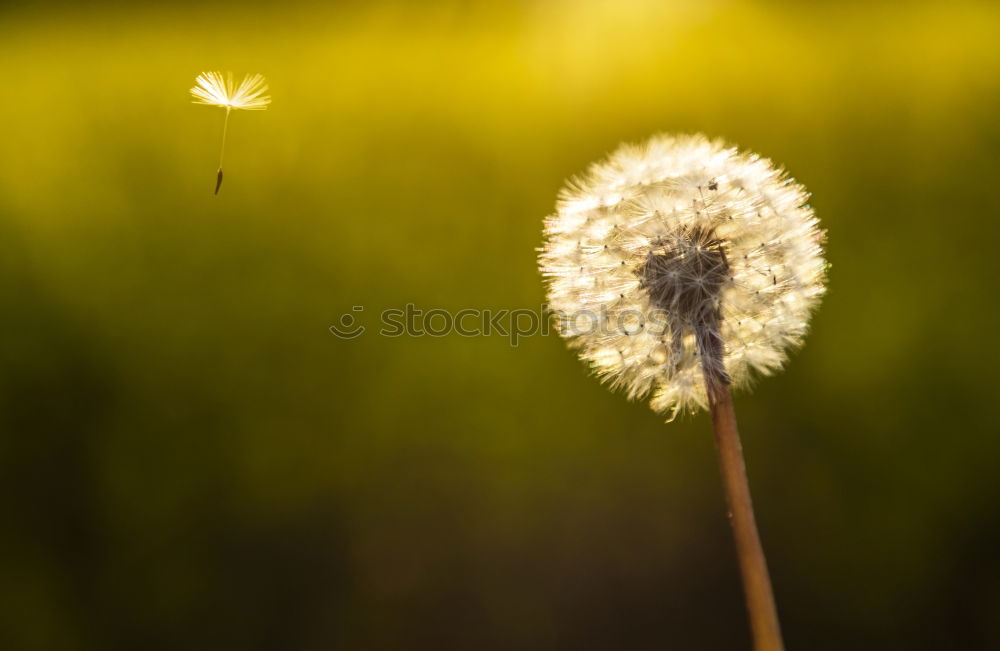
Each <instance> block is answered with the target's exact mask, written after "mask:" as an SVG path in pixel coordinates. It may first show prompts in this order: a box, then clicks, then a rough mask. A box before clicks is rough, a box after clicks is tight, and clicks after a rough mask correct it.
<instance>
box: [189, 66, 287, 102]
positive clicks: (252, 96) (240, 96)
mask: <svg viewBox="0 0 1000 651" xmlns="http://www.w3.org/2000/svg"><path fill="white" fill-rule="evenodd" d="M195 84H196V85H195V86H194V88H192V89H191V95H192V96H193V97H194V103H195V104H208V105H210V106H221V107H222V108H225V109H241V110H245V111H263V110H265V109H266V108H267V105H268V104H270V103H271V96H270V95H266V94H265V93H267V81H266V80H265V79H264V76H263V75H259V74H253V75H246V76H244V77H243V81H241V82H240V83H239V85H237V84H236V83H235V82H234V81H233V73H231V72H227V73H225V74H223V73H221V72H203V73H201V74H200V75H198V77H197V78H196V79H195Z"/></svg>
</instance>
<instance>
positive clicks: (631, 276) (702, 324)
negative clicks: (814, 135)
mask: <svg viewBox="0 0 1000 651" xmlns="http://www.w3.org/2000/svg"><path fill="white" fill-rule="evenodd" d="M807 200H808V194H807V193H806V191H805V189H804V188H803V187H802V186H801V185H798V184H797V183H795V182H794V181H793V180H792V179H790V178H789V177H788V176H787V175H786V174H785V173H784V172H783V171H782V170H781V169H779V168H776V167H775V166H774V165H773V164H772V163H771V162H770V161H768V160H767V159H763V158H760V157H758V156H756V155H754V154H747V153H741V152H739V151H738V150H737V149H735V148H733V147H729V146H727V145H725V144H724V143H722V142H720V141H717V140H709V139H707V138H705V137H704V136H700V135H694V136H667V135H661V136H656V137H653V138H652V139H650V140H648V141H647V142H645V143H643V144H641V145H625V146H622V147H621V148H619V149H618V150H617V151H616V152H615V153H613V154H611V156H609V157H608V158H607V159H606V160H604V161H602V162H599V163H597V164H595V165H593V166H592V167H591V168H590V170H589V171H588V172H587V174H586V175H584V176H582V177H580V178H576V179H574V180H572V181H570V182H569V183H567V185H566V187H565V188H564V189H563V191H562V193H561V194H560V197H559V201H558V204H557V211H556V213H555V214H554V215H552V216H551V217H549V218H548V219H547V220H546V222H545V235H546V241H545V246H544V249H542V252H541V255H540V259H539V264H540V267H541V270H542V273H543V275H544V276H545V277H546V279H547V284H548V302H549V307H550V309H551V310H552V312H553V313H554V314H555V315H556V316H557V321H558V327H559V331H560V333H561V334H562V335H563V336H564V337H566V338H567V339H568V341H569V344H570V345H571V346H572V347H574V348H576V349H578V350H579V354H580V357H581V358H582V359H583V360H584V361H586V362H587V363H588V364H589V365H590V366H591V368H592V369H593V370H594V372H595V373H596V375H597V376H598V377H599V378H600V379H601V380H602V381H605V382H607V383H609V384H610V385H611V386H612V387H613V388H616V389H622V390H624V391H625V393H626V394H627V395H628V396H629V397H630V398H634V399H638V398H643V399H646V398H649V400H650V405H651V406H652V407H653V409H655V410H657V411H660V412H666V413H669V414H670V416H671V418H673V416H675V415H676V414H677V413H678V412H682V411H686V412H694V411H697V410H698V409H700V408H708V409H709V410H710V412H711V415H712V420H713V426H714V429H715V437H716V443H717V448H718V452H719V459H720V464H721V467H722V474H723V480H724V484H725V486H726V493H727V499H728V501H729V505H730V510H731V512H732V523H733V529H734V534H735V538H736V542H737V551H738V554H739V556H740V563H741V569H742V572H743V579H744V587H745V590H746V594H747V605H748V610H749V611H750V616H751V624H752V629H753V633H754V640H755V647H756V648H757V649H769V650H770V649H781V648H782V644H781V634H780V629H779V627H778V620H777V613H776V609H775V607H774V599H773V596H772V593H771V585H770V579H769V577H768V574H767V566H766V563H765V561H764V555H763V551H762V548H761V545H760V540H759V536H758V534H757V528H756V524H755V522H754V516H753V510H752V506H751V503H750V493H749V487H748V485H747V481H746V470H745V467H744V462H743V455H742V450H741V446H740V442H739V434H738V433H737V429H736V419H735V414H734V412H733V407H732V400H731V396H730V390H729V387H730V386H731V385H732V386H735V387H736V388H744V387H747V386H748V385H749V384H750V383H751V382H752V380H753V379H754V377H755V376H760V375H768V374H771V373H773V372H775V371H777V370H779V369H780V368H781V366H782V365H783V364H784V362H785V360H786V358H787V354H788V352H789V351H790V350H792V349H794V348H796V347H797V346H799V345H800V344H801V343H802V338H803V336H804V334H805V331H806V328H807V325H808V322H809V317H810V315H811V313H812V311H813V309H814V308H815V307H816V306H817V304H818V302H819V300H820V298H821V297H822V295H823V292H824V282H825V273H826V262H825V261H824V259H823V250H822V244H823V233H822V231H820V230H819V228H818V225H817V220H816V218H815V216H814V214H813V211H812V209H811V208H810V207H809V206H808V204H807Z"/></svg>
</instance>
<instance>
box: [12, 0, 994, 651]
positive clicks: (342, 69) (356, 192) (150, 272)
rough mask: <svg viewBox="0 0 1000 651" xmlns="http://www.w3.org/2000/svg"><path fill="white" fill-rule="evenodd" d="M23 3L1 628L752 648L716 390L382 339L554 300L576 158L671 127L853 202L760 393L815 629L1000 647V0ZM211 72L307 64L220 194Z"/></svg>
mask: <svg viewBox="0 0 1000 651" xmlns="http://www.w3.org/2000/svg"><path fill="white" fill-rule="evenodd" d="M0 11H2V13H0V69H2V70H3V73H4V74H3V78H2V83H0V99H2V101H0V124H2V129H0V134H2V136H0V138H2V146H0V242H2V255H0V314H2V322H0V356H2V358H0V418H2V421H0V422H2V425H0V427H2V435H0V647H2V648H4V649H12V650H20V649H25V650H33V649H39V650H42V649H45V650H47V649H53V650H55V649H59V650H68V651H73V650H76V649H102V650H106V649H139V648H142V649H212V650H218V649H241V650H248V649H303V650H318V649H349V650H383V649H386V650H388V649H567V650H569V649H574V650H575V649H594V650H597V649H615V650H618V649H678V650H688V649H691V650H698V649H706V650H708V649H745V648H749V636H748V634H747V631H746V623H745V616H744V612H743V606H742V597H741V592H740V585H739V578H738V572H737V567H736V562H735V559H734V557H733V552H732V544H731V538H730V534H729V530H728V524H727V522H726V518H725V507H724V503H723V498H722V493H721V488H720V482H719V479H718V472H717V469H716V466H715V457H714V451H713V443H712V437H711V434H710V425H709V421H708V419H707V417H706V416H705V415H704V414H702V415H698V416H695V417H688V418H683V419H680V420H678V421H677V422H674V423H672V424H670V425H665V424H664V423H663V419H662V417H660V416H657V415H656V414H654V413H652V412H651V411H650V410H649V409H648V408H646V407H645V406H644V405H642V404H630V403H628V402H627V401H626V400H625V399H624V398H622V397H621V396H619V395H614V394H612V393H610V392H609V391H607V390H606V389H605V388H603V387H601V386H599V385H598V383H597V382H595V381H594V380H593V379H591V378H589V377H588V376H587V371H586V369H585V368H584V367H583V365H582V364H581V363H579V362H578V361H577V360H576V359H575V358H574V356H573V355H572V354H571V353H570V352H568V351H567V350H566V349H565V347H564V346H563V344H562V342H561V341H559V339H558V338H557V337H555V336H554V335H550V336H547V337H543V336H536V337H529V338H526V339H525V340H523V341H522V343H521V344H520V345H519V346H518V347H516V348H515V347H512V346H510V345H509V343H508V341H507V340H506V338H504V337H503V336H499V335H493V336H484V337H478V338H462V337H457V336H449V337H441V338H431V337H422V338H419V337H402V338H385V337H380V336H378V335H377V334H375V333H374V330H375V329H377V327H378V316H377V315H378V313H379V312H380V311H381V310H383V309H387V308H400V307H402V306H404V305H405V304H407V303H412V304H414V305H415V306H416V307H418V308H421V309H425V310H426V309H430V308H443V309H448V310H458V309H462V308H482V309H494V310H496V309H515V308H535V309H537V308H538V306H539V305H540V304H541V303H542V301H543V296H544V295H543V288H542V284H541V279H540V277H539V274H538V272H537V270H536V266H535V250H534V249H535V247H537V246H538V245H539V244H540V241H541V220H542V217H543V216H544V215H545V214H547V213H548V212H550V211H551V210H552V208H553V204H554V198H555V193H556V191H557V190H558V188H559V187H560V185H561V184H562V182H563V180H564V179H565V178H566V177H567V176H570V175H572V174H574V173H577V172H579V171H581V170H582V169H584V168H585V166H586V165H587V164H588V163H589V162H590V161H592V160H593V159H595V158H598V157H599V156H601V155H603V154H604V153H606V152H608V151H609V150H611V149H613V148H614V147H615V146H616V145H617V144H618V143H619V142H620V141H625V140H637V139H640V138H643V137H644V136H646V135H648V134H650V133H653V132H656V131H664V130H665V131H704V132H706V133H709V134H712V135H717V136H723V137H725V138H727V139H729V140H731V141H733V142H736V143H739V144H741V145H742V146H744V147H747V148H749V149H753V150H756V151H760V152H762V153H764V154H765V155H768V156H769V157H772V158H773V159H774V160H776V161H779V162H780V163H782V164H783V165H785V166H787V168H788V169H789V170H790V171H791V172H792V174H793V175H794V176H795V177H796V178H797V179H798V180H800V181H801V182H803V183H804V184H806V186H807V187H808V188H809V189H810V190H811V191H812V192H813V205H814V207H815V209H816V210H817V212H818V214H819V215H820V217H821V218H822V220H823V224H824V226H825V228H827V229H828V231H829V249H828V253H829V259H830V261H831V262H832V263H833V268H832V271H831V276H830V291H829V294H828V297H827V299H826V300H825V302H824V304H823V306H822V308H821V309H820V311H819V312H818V313H817V314H816V316H815V319H814V322H813V328H812V332H811V334H810V336H809V338H808V340H807V344H806V346H805V348H804V349H803V350H802V351H801V352H800V353H798V354H796V355H795V357H794V358H793V360H792V361H791V363H790V364H789V365H788V368H787V370H786V372H784V373H783V374H781V375H779V376H777V377H774V378H771V379H767V380H765V381H762V382H761V383H760V384H759V386H758V388H757V389H756V391H755V392H754V393H753V394H752V396H751V395H746V394H743V395H739V396H737V409H738V411H739V413H740V417H741V428H742V430H743V435H744V444H745V448H746V453H747V457H748V463H749V467H750V476H751V484H752V487H753V490H754V494H755V500H756V503H757V509H758V518H759V522H760V526H761V530H762V532H763V538H764V543H765V547H766V550H767V552H768V555H769V562H770V565H771V568H772V572H773V577H774V582H775V587H776V593H777V599H778V604H779V609H780V611H781V615H782V619H783V625H784V629H785V635H786V640H787V643H788V647H789V648H790V649H809V650H827V649H829V650H842V649H855V650H865V649H873V650H874V649H878V650H880V651H884V650H885V649H963V650H966V649H998V648H1000V555H998V553H997V551H998V547H1000V509H998V504H1000V479H998V476H1000V473H998V470H1000V467H998V466H1000V463H998V460H1000V437H998V433H1000V417H998V410H997V392H998V383H997V380H996V369H997V365H998V362H1000V359H998V357H1000V355H998V349H997V344H996V337H997V332H998V331H1000V319H998V305H997V302H998V292H997V291H996V289H997V288H996V285H997V254H996V252H995V243H996V241H997V237H998V235H1000V224H998V218H1000V194H998V190H997V188H998V185H997V184H998V179H1000V121H998V113H1000V112H998V109H1000V43H998V34H1000V7H998V6H997V5H996V4H995V3H986V2H984V3H981V4H980V3H968V2H942V3H919V2H918V3H902V2H900V3H888V4H872V3H862V2H857V3H853V2H851V3H834V2H830V3H827V2H820V3H811V4H808V5H805V4H797V3H784V2H756V3H752V2H720V1H715V2H712V1H710V2H694V1H692V2H673V3H667V2H656V1H653V0H606V1H588V0H539V1H537V2H527V1H521V2H501V1H497V2H483V3H479V2H476V3H473V2H422V3H386V2H358V3H347V4H341V5H329V4H319V3H316V4H310V3H282V4H280V5H274V6H271V5H265V4H253V3H250V4H247V3H240V4H213V3H200V2H199V3H194V2H191V3H179V4H172V5H153V4H150V5H143V4H138V5H124V4H121V3H107V4H96V5H94V4H90V5H87V6H86V7H85V8H84V7H82V6H79V5H73V4H65V5H53V4H45V5H37V4H33V3H20V4H14V5H10V4H8V5H7V6H6V8H5V9H2V10H0ZM212 69H221V70H233V71H235V72H237V73H242V72H261V73H263V74H265V75H266V76H267V77H268V79H269V81H270V84H271V92H272V95H273V98H274V102H273V104H272V106H271V108H270V109H269V110H268V111H266V112H264V113H248V112H243V113H235V114H234V115H233V119H232V121H231V123H230V131H229V135H230V139H229V147H228V150H227V155H226V156H227V166H226V171H227V175H226V183H225V185H224V186H223V188H222V192H221V194H220V196H219V197H217V198H216V197H213V196H212V189H213V185H214V181H215V176H214V175H215V165H216V157H217V153H218V140H219V134H220V129H221V126H222V117H223V112H222V111H221V110H219V109H214V108H209V107H203V106H195V105H193V104H191V103H190V98H189V96H188V92H187V91H188V88H189V87H190V86H192V85H193V82H194V77H195V75H196V74H198V73H199V72H201V71H202V70H212ZM355 305H358V306H364V308H365V311H364V312H363V313H361V314H360V321H361V323H362V324H364V325H367V326H368V327H369V328H370V329H369V331H368V332H367V333H366V334H365V335H364V336H362V337H360V338H358V339H355V340H352V341H345V340H342V339H338V338H336V337H334V336H332V335H331V334H330V332H329V331H328V327H329V326H330V325H332V324H335V323H337V322H338V320H339V319H340V316H341V315H342V314H344V313H345V312H350V311H351V308H352V306H355Z"/></svg>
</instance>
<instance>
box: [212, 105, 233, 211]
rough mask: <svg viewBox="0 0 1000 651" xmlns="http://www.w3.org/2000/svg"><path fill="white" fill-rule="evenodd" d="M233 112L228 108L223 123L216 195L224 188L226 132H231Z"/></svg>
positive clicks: (216, 176)
mask: <svg viewBox="0 0 1000 651" xmlns="http://www.w3.org/2000/svg"><path fill="white" fill-rule="evenodd" d="M231 112H232V109H231V107H229V106H227V107H226V119H225V120H224V121H223V123H222V147H221V148H220V149H219V171H218V173H217V174H216V175H215V194H219V188H221V187H222V159H223V158H224V157H225V155H226V132H227V131H228V130H229V114H230V113H231Z"/></svg>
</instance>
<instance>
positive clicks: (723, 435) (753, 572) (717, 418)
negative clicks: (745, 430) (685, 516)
mask: <svg viewBox="0 0 1000 651" xmlns="http://www.w3.org/2000/svg"><path fill="white" fill-rule="evenodd" d="M709 327H710V328H711V329H712V330H713V331H714V332H717V326H716V324H715V323H713V324H712V325H711V326H709ZM713 334H714V333H713ZM706 340H708V341H711V342H713V343H714V344H717V345H711V344H710V345H707V346H705V347H703V348H702V350H701V355H702V362H703V364H702V369H703V371H704V374H705V383H706V385H707V387H708V401H709V407H710V410H711V413H712V426H713V428H714V430H715V446H716V451H717V452H718V455H719V467H720V469H721V471H722V483H723V485H724V487H725V492H726V502H727V504H728V505H729V522H730V524H731V525H732V528H733V537H734V538H735V540H736V555H737V556H738V557H739V562H740V572H741V573H742V575H743V592H744V595H745V597H746V602H747V611H748V614H749V618H750V629H751V632H752V634H753V647H754V650H755V651H783V649H784V644H783V643H782V640H781V626H780V624H779V623H778V610H777V608H776V607H775V605H774V592H773V591H772V589H771V577H770V575H769V574H768V571H767V561H766V559H765V558H764V548H763V547H762V546H761V543H760V534H759V533H758V532H757V522H756V519H755V518H754V513H753V503H752V502H751V500H750V485H749V483H748V482H747V470H746V462H745V461H744V459H743V446H742V444H741V443H740V434H739V431H738V430H737V429H736V412H735V411H734V410H733V398H732V394H731V393H730V392H729V380H728V378H727V377H725V376H724V374H723V376H722V377H720V376H719V375H718V374H717V373H714V372H713V371H712V369H718V368H720V367H721V364H722V340H721V338H719V337H715V336H712V337H708V338H706ZM706 356H709V357H712V358H714V359H711V360H706V359H705V358H706Z"/></svg>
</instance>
